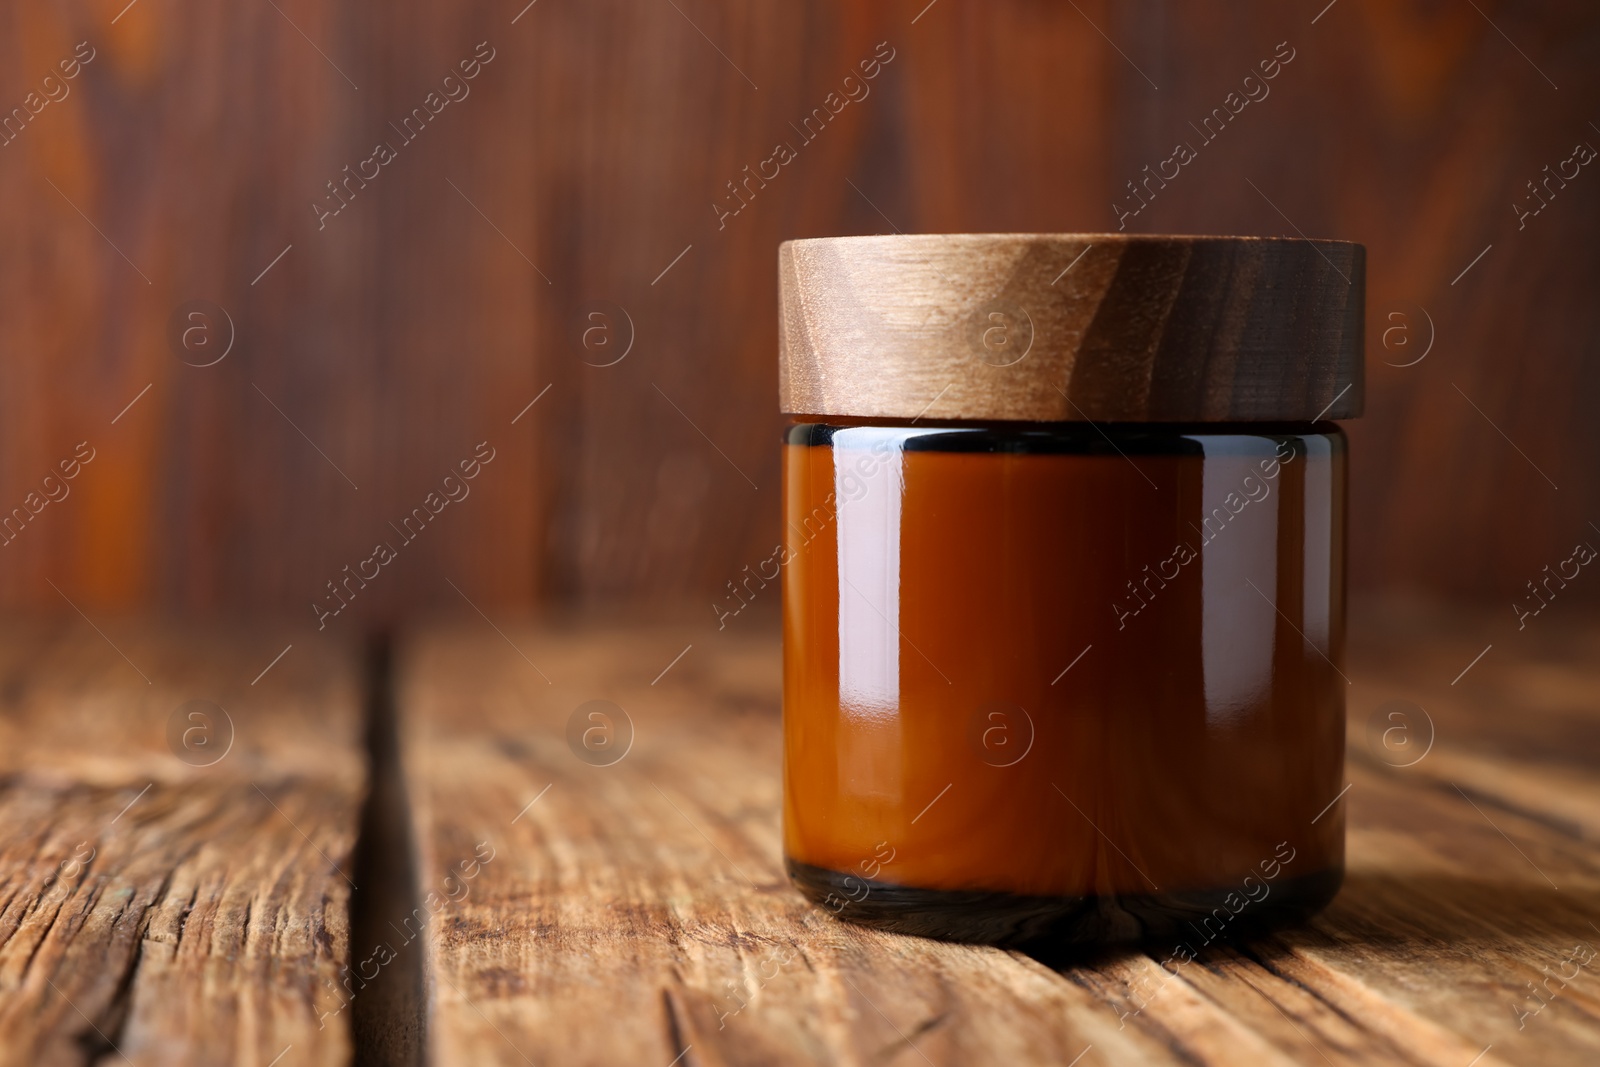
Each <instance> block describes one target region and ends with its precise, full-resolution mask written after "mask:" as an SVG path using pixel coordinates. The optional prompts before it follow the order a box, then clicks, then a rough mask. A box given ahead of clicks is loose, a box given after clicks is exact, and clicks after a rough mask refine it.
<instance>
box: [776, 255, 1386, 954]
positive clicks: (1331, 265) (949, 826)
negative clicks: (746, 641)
mask: <svg viewBox="0 0 1600 1067" xmlns="http://www.w3.org/2000/svg"><path fill="white" fill-rule="evenodd" d="M1362 273H1363V260H1362V254H1361V249H1360V248H1359V246H1355V245H1349V244H1343V243H1337V242H1315V243H1313V242H1307V241H1276V240H1271V241H1269V240H1254V239H1237V238H1235V239H1223V238H1127V237H1120V238H1118V237H1102V236H1084V237H1077V236H1043V235H1040V236H1032V235H993V236H983V235H969V236H949V237H902V238H840V239H829V240H814V241H797V242H789V243H788V244H786V245H785V246H784V247H783V249H782V253H781V256H780V280H781V289H782V299H783V309H784V329H783V338H782V377H781V381H782V401H783V406H784V409H785V410H786V411H787V412H789V413H790V414H791V415H792V416H794V424H793V425H792V426H791V428H790V429H789V431H788V433H787V436H786V440H785V444H784V464H783V470H784V517H785V526H786V530H787V537H788V544H787V545H786V552H785V560H786V567H785V576H784V847H785V853H786V857H787V861H788V865H789V871H790V875H791V878H792V879H793V881H794V882H795V884H796V885H797V886H798V887H799V888H800V889H801V891H802V892H804V893H805V894H806V895H807V896H808V897H810V898H811V899H812V900H814V901H816V902H817V903H819V904H821V905H823V906H824V907H825V908H827V909H828V910H829V911H832V912H833V913H835V914H836V915H838V917H839V918H841V919H845V920H848V921H853V922H859V923H866V924H870V925H874V926H879V927H882V928H886V929H890V930H896V931H901V932H906V933H914V934H923V935H927V936H934V937H945V938H955V939H964V940H982V941H991V942H997V943H1006V944H1037V943H1044V942H1054V943H1072V942H1083V941H1091V942H1094V941H1100V942H1105V941H1123V940H1141V939H1150V938H1156V937H1167V936H1171V935H1174V934H1178V935H1180V936H1181V937H1183V938H1184V939H1185V940H1186V941H1187V943H1189V944H1190V945H1191V946H1194V947H1198V946H1199V945H1201V944H1204V943H1206V942H1209V941H1211V940H1215V939H1217V938H1231V937H1235V936H1238V935H1240V934H1244V933H1247V932H1251V931H1253V930H1257V929H1259V928H1261V927H1262V926H1263V925H1265V924H1269V923H1272V922H1278V921H1282V920H1285V919H1293V918H1296V917H1300V916H1304V915H1306V914H1309V913H1310V912H1312V911H1314V910H1315V909H1317V908H1319V907H1321V906H1322V905H1323V904H1325V903H1326V902H1327V901H1328V900H1329V899H1331V898H1332V896H1333V894H1334V893H1335V892H1336V891H1337V889H1338V886H1339V882H1340V879H1341V876H1342V870H1343V858H1344V821H1343V809H1342V805H1340V804H1339V803H1338V802H1337V798H1338V797H1339V795H1340V791H1341V789H1342V788H1343V781H1342V773H1343V757H1344V690H1345V687H1346V685H1347V681H1346V679H1345V678H1344V676H1343V674H1342V673H1341V666H1340V665H1341V661H1342V656H1343V644H1344V606H1343V597H1344V523H1345V518H1344V499H1345V460H1344V452H1345V443H1344V436H1343V434H1342V433H1341V432H1340V431H1339V429H1338V428H1337V426H1335V425H1334V424H1333V423H1332V422H1330V421H1319V420H1322V419H1327V418H1329V417H1330V416H1331V417H1347V416H1351V415H1354V414H1357V413H1358V412H1359V406H1360V400H1361V369H1360V353H1361V292H1362Z"/></svg>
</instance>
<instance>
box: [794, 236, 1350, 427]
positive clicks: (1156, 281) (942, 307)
mask: <svg viewBox="0 0 1600 1067" xmlns="http://www.w3.org/2000/svg"><path fill="white" fill-rule="evenodd" d="M778 297H779V318H780V324H779V343H778V403H779V405H780V406H781V407H782V408H783V410H784V411H785V412H790V413H793V414H796V415H809V416H830V415H846V416H864V417H872V418H899V419H905V420H919V419H922V418H931V419H978V420H982V419H991V420H993V419H1001V420H1009V421H1019V422H1080V421H1086V420H1093V421H1096V422H1226V421H1251V420H1255V421H1273V420H1278V421H1295V422H1312V421H1314V420H1316V419H1319V418H1327V419H1347V418H1352V417H1354V416H1356V415H1359V414H1361V406H1362V399H1363V396H1364V392H1363V389H1362V378H1363V374H1362V371H1363V363H1362V341H1363V336H1362V333H1363V331H1362V318H1361V316H1362V310H1363V308H1364V306H1365V299H1366V256H1365V253H1364V250H1363V249H1362V248H1361V247H1360V246H1358V245H1352V244H1348V243H1344V242H1334V241H1316V242H1313V241H1298V240H1291V241H1282V240H1263V239H1260V238H1216V237H1170V236H1149V237H1141V236H1129V235H1126V234H945V235H937V236H935V235H914V234H913V235H904V236H900V235H895V236H888V237H837V238H822V239H814V240H800V241H785V242H784V243H783V245H782V246H781V247H780V248H779V250H778Z"/></svg>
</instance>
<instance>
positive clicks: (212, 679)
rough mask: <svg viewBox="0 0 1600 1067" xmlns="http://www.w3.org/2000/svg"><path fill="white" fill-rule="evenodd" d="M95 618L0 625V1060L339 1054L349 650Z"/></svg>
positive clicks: (353, 708)
mask: <svg viewBox="0 0 1600 1067" xmlns="http://www.w3.org/2000/svg"><path fill="white" fill-rule="evenodd" d="M103 630H104V634H103V635H102V634H100V633H97V632H96V630H95V629H94V628H92V627H91V625H90V624H87V623H86V622H85V621H84V620H81V619H80V620H78V621H77V622H75V623H72V624H67V625H63V626H59V627H53V628H48V629H37V628H36V629H28V630H22V629H18V628H16V627H9V628H8V629H7V631H6V632H5V634H4V635H3V639H0V702H3V705H0V1063H4V1064H7V1065H11V1064H16V1065H19V1067H20V1065H32V1064H48V1065H78V1064H89V1063H133V1064H138V1065H140V1067H145V1065H149V1067H169V1065H174V1064H182V1065H189V1064H196V1065H198V1064H221V1063H229V1064H244V1065H251V1067H267V1065H268V1064H277V1065H279V1067H292V1065H294V1064H322V1065H334V1064H344V1063H348V1062H349V1061H350V1055H351V1051H352V1044H351V1039H350V1025H349V1024H350V1014H349V1013H348V1012H347V1011H345V1010H344V1009H345V1006H346V1004H347V1003H348V1001H349V999H350V994H349V993H348V992H347V986H346V985H345V982H344V978H345V975H344V972H343V968H345V967H346V966H347V965H348V964H349V963H350V957H349V936H348V931H349V900H350V895H351V889H352V884H351V882H350V871H351V867H350V854H351V849H352V846H353V844H354V841H355V836H356V830H357V821H358V820H357V816H358V812H359V806H360V800H361V794H362V791H363V784H364V780H365V771H364V766H363V753H362V751H361V739H362V733H361V709H360V685H361V681H360V678H359V672H358V670H357V663H356V657H355V656H354V655H352V654H351V652H350V650H349V649H348V648H345V649H341V648H339V647H338V646H335V645H332V644H326V645H318V644H317V643H316V642H314V641H307V640H304V639H301V640H299V641H297V642H296V643H295V647H294V648H293V650H292V651H290V652H289V654H288V655H286V656H285V657H284V658H283V659H282V661H281V662H278V663H276V664H275V665H274V666H273V667H272V668H271V670H268V671H266V672H265V673H264V674H263V673H260V672H262V669H263V668H264V667H266V666H267V665H268V663H269V661H271V660H272V658H273V656H274V655H275V654H276V653H277V652H278V651H279V650H281V649H282V648H283V646H284V645H285V644H286V643H288V642H289V638H288V637H286V636H283V635H282V634H281V633H276V632H273V631H270V630H258V631H255V632H252V633H250V634H245V635H239V634H235V635H231V636H230V635H223V634H219V633H216V632H214V631H201V630H197V629H187V630H186V629H182V628H175V627H171V626H168V627H155V626H148V625H146V626H131V625H122V626H117V625H112V624H109V623H108V624H105V625H104V627H103ZM113 642H114V645H113ZM253 678H255V679H258V681H256V682H252V679H253ZM147 679H148V680H147ZM194 702H203V703H194ZM195 715H199V716H201V717H199V718H195V717H193V716H195Z"/></svg>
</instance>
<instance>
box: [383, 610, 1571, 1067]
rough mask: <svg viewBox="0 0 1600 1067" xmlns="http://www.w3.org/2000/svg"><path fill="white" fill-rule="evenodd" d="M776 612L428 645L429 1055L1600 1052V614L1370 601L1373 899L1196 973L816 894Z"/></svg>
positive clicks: (1206, 960)
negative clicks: (977, 939) (793, 765)
mask: <svg viewBox="0 0 1600 1067" xmlns="http://www.w3.org/2000/svg"><path fill="white" fill-rule="evenodd" d="M747 621H749V620H738V625H735V626H730V627H729V628H728V629H727V630H724V631H721V632H718V631H713V630H710V629H703V630H697V629H686V628H684V627H681V626H670V625H646V624H631V625H618V624H609V625H604V624H602V625H595V624H590V625H546V626H542V627H539V628H529V627H512V626H509V625H505V626H503V627H502V629H503V633H496V632H494V630H492V629H490V628H489V627H486V626H483V625H481V624H475V625H472V626H457V627H451V628H443V629H434V630H430V631H427V632H424V633H421V634H419V635H418V636H416V637H415V638H414V639H413V640H411V641H410V642H407V643H405V644H404V645H403V646H402V650H401V653H400V657H399V660H398V671H399V673H398V687H397V701H398V710H399V716H400V743H401V752H402V767H403V771H404V777H405V781H406V785H407V788H408V791H409V794H410V796H411V798H412V811H413V814H414V817H415V822H416V834H417V843H418V853H419V875H418V881H419V885H420V887H421V889H422V891H423V892H433V893H435V894H436V897H437V899H436V904H437V907H436V908H429V909H425V910H428V911H429V912H430V913H431V914H434V915H435V916H436V921H434V922H433V923H431V924H430V925H429V926H428V927H427V934H426V938H427V960H428V974H427V981H428V983H429V1018H428V1026H429V1029H430V1042H431V1049H432V1053H433V1057H434V1058H433V1062H435V1063H437V1064H440V1065H444V1067H448V1065H454V1064H474V1065H476V1064H488V1063H503V1064H523V1063H545V1062H563V1063H616V1062H627V1063H657V1064H661V1065H663V1067H665V1065H667V1064H669V1063H676V1064H687V1065H700V1064H749V1063H861V1064H866V1063H913V1062H917V1063H921V1062H929V1063H976V1062H1018V1063H1033V1062H1038V1063H1063V1064H1065V1063H1071V1062H1076V1063H1078V1064H1081V1065H1084V1067H1092V1065H1095V1064H1127V1063H1150V1064H1166V1063H1172V1064H1177V1063H1204V1064H1219V1065H1221V1064H1236V1063H1242V1062H1249V1063H1267V1064H1313V1063H1318V1064H1320V1063H1334V1064H1377V1063H1382V1064H1427V1065H1440V1067H1467V1065H1468V1064H1477V1065H1480V1067H1481V1065H1504V1064H1540V1065H1544V1064H1572V1065H1580V1064H1589V1063H1593V1062H1594V1061H1595V1059H1596V1057H1597V1056H1600V977H1597V975H1596V973H1595V972H1596V968H1597V967H1600V956H1597V955H1596V952H1597V951H1600V853H1597V850H1596V847H1595V846H1596V842H1597V841H1600V819H1597V817H1596V815H1595V812H1596V811H1600V803H1597V801H1600V785H1597V783H1596V781H1595V777H1594V773H1593V768H1594V766H1595V765H1596V761H1597V760H1600V701H1597V694H1600V668H1597V667H1596V664H1597V663H1600V656H1597V653H1600V630H1596V629H1595V627H1594V626H1593V625H1592V623H1589V622H1587V621H1584V620H1579V619H1575V618H1571V617H1568V618H1560V617H1555V616H1552V617H1549V618H1546V619H1543V620H1541V623H1542V625H1540V626H1532V625H1530V626H1529V627H1527V628H1526V629H1525V630H1523V631H1517V630H1516V629H1515V627H1512V626H1508V625H1506V623H1505V622H1504V621H1503V620H1500V619H1499V617H1498V616H1497V615H1487V616H1486V615H1477V614H1473V613H1470V612H1462V611H1456V610H1442V609H1436V608H1429V607H1426V606H1419V605H1417V604H1410V603H1406V602H1392V603H1382V604H1371V603H1369V604H1364V605H1358V609H1357V610H1356V612H1355V613H1354V621H1353V622H1352V627H1351V634H1352V640H1351V651H1350V659H1349V673H1350V677H1351V680H1352V687H1351V690H1350V701H1349V707H1350V726H1349V738H1350V740H1349V766H1348V781H1349V783H1350V788H1349V790H1348V792H1347V793H1345V794H1344V795H1343V799H1342V800H1341V801H1340V803H1341V804H1342V805H1343V806H1344V814H1345V817H1346V819H1347V822H1348V826H1349V835H1350V836H1349V872H1348V879H1347V882H1346V885H1345V888H1344V890H1343V891H1342V892H1341V894H1340V895H1339V897H1338V898H1337V899H1336V900H1335V902H1334V904H1333V905H1332V906H1331V907H1330V908H1329V910H1328V911H1326V912H1325V913H1324V914H1322V915H1321V916H1319V917H1318V918H1316V919H1315V920H1314V921H1312V922H1311V923H1310V924H1308V925H1306V926H1304V927H1300V928H1296V929H1290V930H1286V931H1283V932H1280V933H1278V934H1276V935H1273V936H1270V937H1266V938H1263V939H1261V940H1258V941H1252V942H1249V943H1246V944H1243V945H1239V946H1234V947H1215V946H1214V947H1212V948H1209V949H1206V950H1204V951H1203V952H1202V954H1201V955H1200V957H1199V958H1198V959H1196V960H1195V961H1194V962H1192V963H1187V964H1183V963H1179V962H1175V961H1174V960H1173V959H1172V958H1171V956H1170V955H1169V954H1165V953H1163V952H1161V951H1160V949H1159V946H1158V947H1156V948H1155V949H1153V950H1152V951H1150V952H1126V951H1117V952H1104V953H1092V954H1088V955H1084V956H1080V957H1076V958H1066V959H1049V960H1039V959H1034V958H1030V957H1028V956H1024V955H1020V954H1016V953H1008V952H1002V951H999V950H995V949H988V948H981V947H971V946H958V945H948V944H940V943H936V942H931V941H923V940H918V939H912V938H899V937H893V936H888V935H883V934H879V933H875V932H872V931H868V930H863V929H858V928H856V927H852V926H850V925H847V924H844V923H841V922H838V921H836V920H834V919H832V918H830V917H828V916H827V915H826V914H825V913H824V912H822V911H821V910H819V909H816V908H812V907H810V906H808V905H807V904H805V903H804V902H803V901H802V900H801V899H800V897H799V896H798V895H797V894H796V893H794V892H793V891H792V890H791V889H789V888H788V886H787V885H786V883H785V880H784V877H783V874H782V868H781V856H780V843H779V836H778V824H779V818H778V811H779V777H778V765H779V762H778V745H779V740H778V738H779V731H778V649H777V642H776V638H775V636H774V635H772V634H771V632H770V631H764V630H763V629H762V628H761V626H760V625H759V624H758V625H755V626H752V627H749V628H741V627H742V626H743V623H744V622H747ZM1485 646H1489V647H1488V648H1487V650H1485ZM1480 653H1481V655H1480ZM592 701H609V702H611V703H612V705H614V707H610V708H606V707H605V706H604V705H594V704H591V703H590V702H592ZM597 708H600V709H602V710H604V711H605V713H606V714H607V715H609V716H610V719H609V720H600V719H591V718H589V717H588V716H589V713H590V712H592V711H595V710H596V709H597ZM616 708H621V709H624V711H625V715H626V718H625V719H624V717H623V716H622V715H620V714H619V713H618V712H617V710H616ZM1397 716H1398V717H1397ZM574 717H576V720H577V724H576V726H574V725H573V719H574ZM624 721H627V722H631V735H630V734H629V732H628V731H626V730H624V729H622V728H621V726H622V723H623V722H624ZM608 722H609V724H610V725H609V726H608V725H607V723H608ZM1374 724H1376V725H1374ZM586 729H595V730H598V731H599V732H598V733H595V734H593V735H591V737H590V739H589V740H590V742H591V744H590V745H589V747H587V748H586V747H585V745H584V741H583V731H584V730H586ZM608 729H609V730H611V731H613V732H609V733H608V732H607V731H608ZM629 736H631V743H627V744H626V747H624V744H625V741H626V740H627V738H628V737H629ZM569 739H570V740H569ZM608 746H611V747H608ZM608 752H609V753H610V754H609V755H606V756H605V757H604V758H605V759H613V758H615V762H611V763H609V764H608V765H604V766H599V765H595V764H596V763H597V762H599V761H600V760H601V755H602V754H604V753H608ZM579 753H585V754H587V757H588V758H587V759H582V758H579ZM1419 754H1420V756H1419ZM619 756H620V758H616V757H619ZM485 848H487V849H491V850H492V859H490V860H489V861H487V862H481V863H480V862H477V861H476V860H475V857H477V858H478V859H481V858H482V856H483V855H485V854H487V853H485V852H483V851H482V850H483V849H485ZM450 898H453V899H450ZM1075 1057H1081V1058H1079V1059H1076V1060H1075V1059H1074V1058H1075Z"/></svg>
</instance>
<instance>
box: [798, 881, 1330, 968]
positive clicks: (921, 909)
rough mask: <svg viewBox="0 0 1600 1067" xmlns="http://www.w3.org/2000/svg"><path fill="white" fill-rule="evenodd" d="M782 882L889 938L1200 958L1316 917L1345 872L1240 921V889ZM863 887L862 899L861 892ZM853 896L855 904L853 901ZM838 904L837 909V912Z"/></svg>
mask: <svg viewBox="0 0 1600 1067" xmlns="http://www.w3.org/2000/svg"><path fill="white" fill-rule="evenodd" d="M785 862H786V865H787V867H788V871H789V880H790V881H791V882H792V883H793V884H794V886H795V888H797V889H799V890H800V892H801V894H802V895H803V896H805V898H806V899H807V900H810V901H811V902H812V903H814V904H818V905H821V906H823V907H825V908H827V909H828V910H829V911H832V912H833V913H834V915H835V917H837V918H839V919H841V920H843V921H845V922H850V923H855V924H857V925H860V926H868V927H872V928H874V929H877V930H885V931H888V932H890V933H896V934H911V935H914V936H917V937H928V938H934V939H936V940H939V941H964V942H973V943H980V944H989V945H999V946H1003V947H1008V948H1022V949H1028V950H1039V949H1042V948H1050V947H1062V946H1067V945H1110V944H1135V943H1139V942H1147V941H1154V940H1158V939H1170V938H1173V937H1176V938H1178V939H1179V940H1180V941H1182V942H1186V943H1188V944H1189V945H1190V946H1191V948H1192V949H1195V950H1198V949H1199V948H1201V947H1203V946H1204V945H1206V944H1209V943H1210V942H1212V941H1230V940H1236V939H1238V938H1241V937H1249V936H1253V935H1257V934H1260V933H1262V932H1263V931H1265V930H1268V929H1272V928H1274V927H1278V926H1283V925H1287V924H1289V923H1295V922H1300V921H1302V920H1304V919H1306V918H1309V917H1310V916H1311V915H1314V914H1315V913H1316V912H1318V911H1320V910H1322V908H1323V907H1325V906H1326V905H1327V904H1328V902H1329V901H1331V900H1332V899H1333V898H1334V896H1335V894H1337V893H1338V892H1339V886H1340V885H1341V884H1342V883H1343V881H1344V868H1343V866H1339V867H1332V868H1328V869H1326V870H1322V871H1317V872H1315V873H1312V874H1307V875H1300V876H1298V877H1293V878H1283V879H1280V880H1278V881H1275V882H1272V883H1270V884H1271V892H1270V893H1269V894H1268V896H1266V897H1265V898H1263V899H1262V900H1260V901H1252V902H1249V903H1247V904H1246V905H1245V907H1243V908H1242V909H1241V910H1240V911H1238V912H1233V911H1231V910H1230V909H1229V907H1228V898H1229V897H1233V898H1234V901H1235V903H1236V902H1237V901H1238V899H1239V898H1240V896H1241V895H1242V893H1241V890H1240V889H1239V887H1238V886H1223V887H1221V888H1217V889H1189V890H1182V891H1176V892H1160V893H1150V894H1131V895H1116V896H1077V897H1052V896H1029V895H1024V894H1020V893H1008V892H1004V891H997V890H950V889H918V888H916V887H913V886H904V885H895V884H893V883H890V882H878V881H872V880H869V879H866V878H863V877H861V876H860V875H852V874H844V873H841V872H839V871H833V870H828V869H827V868H824V867H813V866H811V865H810V864H807V863H800V862H797V861H795V860H792V859H786V861H785ZM863 887H866V890H867V892H866V894H865V895H864V896H863V895H861V894H862V888H863ZM852 896H854V897H855V898H856V899H852ZM840 902H843V906H842V907H840V906H838V905H839V903H840Z"/></svg>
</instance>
